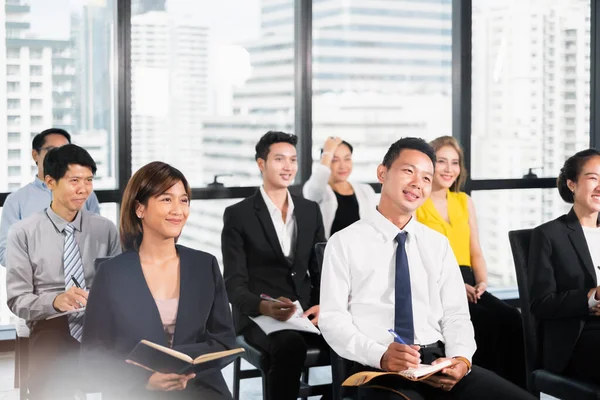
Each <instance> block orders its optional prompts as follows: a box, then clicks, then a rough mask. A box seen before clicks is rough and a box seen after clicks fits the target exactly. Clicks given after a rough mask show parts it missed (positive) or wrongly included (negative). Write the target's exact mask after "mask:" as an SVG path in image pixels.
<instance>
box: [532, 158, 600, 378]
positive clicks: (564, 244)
mask: <svg viewBox="0 0 600 400" xmlns="http://www.w3.org/2000/svg"><path fill="white" fill-rule="evenodd" d="M557 184H558V192H559V194H560V197H562V199H563V200H564V201H566V202H567V203H571V204H573V208H571V211H570V212H569V213H568V214H566V215H563V216H561V217H559V218H557V219H555V220H554V221H550V222H547V223H545V224H543V225H541V226H538V227H537V228H535V229H534V230H533V234H532V236H531V247H530V250H529V285H530V296H531V297H530V302H531V312H532V313H533V315H534V316H535V318H536V319H537V322H538V326H537V328H538V335H537V337H538V339H539V340H540V347H541V349H540V353H541V360H542V364H543V367H544V368H545V369H548V370H550V371H552V372H555V373H559V374H564V375H567V376H570V377H573V378H577V379H581V380H584V381H588V382H592V383H595V384H598V383H600V368H598V365H597V360H598V359H600V340H599V339H600V286H598V285H599V284H600V267H599V266H600V224H599V221H598V212H599V211H600V151H598V150H595V149H589V150H583V151H580V152H579V153H576V154H575V155H574V156H572V157H570V158H569V159H568V160H567V161H565V165H564V166H563V167H562V169H561V170H560V175H559V176H558V182H557Z"/></svg>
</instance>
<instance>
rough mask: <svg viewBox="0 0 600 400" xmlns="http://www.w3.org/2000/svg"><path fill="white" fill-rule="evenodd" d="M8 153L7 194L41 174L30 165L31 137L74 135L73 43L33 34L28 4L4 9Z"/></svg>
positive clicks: (16, 2) (19, 1) (13, 1)
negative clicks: (50, 131)
mask: <svg viewBox="0 0 600 400" xmlns="http://www.w3.org/2000/svg"><path fill="white" fill-rule="evenodd" d="M5 10H6V21H5V27H6V39H5V42H4V43H5V46H6V52H5V54H6V60H5V63H6V64H5V65H6V85H7V86H6V124H7V125H6V132H7V133H6V134H7V138H6V143H7V147H6V150H5V151H6V152H7V157H6V158H7V165H6V170H5V173H4V174H2V175H3V176H7V182H6V185H5V187H3V188H2V189H3V190H8V191H12V190H15V189H18V188H19V187H20V186H22V185H23V184H24V183H27V182H30V181H31V180H32V178H33V176H34V175H35V173H36V171H37V169H36V168H35V166H34V165H33V163H32V160H31V139H32V137H33V136H34V135H35V134H37V133H39V132H40V131H42V130H43V129H46V128H48V127H50V126H57V127H61V128H65V129H67V130H69V131H71V130H72V129H73V127H74V125H75V121H76V117H75V115H74V112H73V108H72V107H73V98H74V81H75V69H74V64H73V62H74V59H73V54H72V48H71V47H72V46H71V42H70V41H68V40H45V39H37V38H34V37H31V35H30V34H29V29H30V25H29V13H30V7H29V5H28V4H27V3H26V2H25V1H22V0H11V2H10V4H6V6H5Z"/></svg>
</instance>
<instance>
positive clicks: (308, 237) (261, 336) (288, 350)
mask: <svg viewBox="0 0 600 400" xmlns="http://www.w3.org/2000/svg"><path fill="white" fill-rule="evenodd" d="M297 140H298V138H297V137H296V136H295V135H289V134H286V133H282V132H267V133H266V134H265V135H264V136H263V137H262V138H261V139H260V141H259V142H258V144H257V145H256V160H257V163H258V167H259V168H260V171H261V173H262V176H263V185H262V187H261V188H260V190H259V191H257V193H256V194H255V195H254V196H251V197H248V198H247V199H245V200H243V201H241V202H239V203H237V204H235V205H233V206H230V207H228V208H227V209H226V210H225V214H224V216H223V219H224V227H223V232H222V244H221V246H222V250H223V264H224V277H225V286H226V288H227V295H228V297H229V301H230V302H231V304H232V305H233V319H234V325H235V328H236V332H237V334H242V335H244V337H245V338H246V340H247V341H248V342H249V343H251V344H252V345H254V346H257V347H259V348H261V349H262V350H264V351H265V352H267V353H268V354H269V358H270V361H271V368H270V370H269V371H268V373H267V392H268V398H270V399H277V400H287V399H290V400H291V399H296V398H297V397H298V389H299V387H300V374H301V371H302V367H303V365H304V361H305V358H306V349H307V346H308V345H320V346H323V348H324V349H327V346H326V344H325V342H324V341H323V340H322V339H321V336H317V335H314V334H310V333H306V334H304V333H300V332H298V331H293V330H286V331H280V332H276V333H273V334H271V335H269V336H267V335H265V333H264V332H263V331H262V330H261V329H260V328H259V327H258V325H256V324H254V323H253V322H252V321H251V320H250V319H249V318H248V317H256V316H259V315H267V316H270V317H273V318H275V319H278V320H281V321H285V320H287V319H289V318H290V317H291V316H292V315H293V314H294V312H295V306H294V305H293V304H292V302H293V301H296V300H297V301H298V302H299V303H300V305H301V306H302V309H303V310H306V311H305V313H304V315H305V316H307V317H309V318H312V321H313V323H314V324H315V325H316V323H317V322H318V318H319V290H320V279H321V272H320V266H319V265H318V264H317V260H316V256H315V251H314V247H315V244H316V243H318V242H324V241H325V234H324V228H323V221H322V217H321V212H320V211H319V207H318V205H317V203H314V202H312V201H309V200H306V199H303V198H301V197H298V196H293V195H291V194H290V193H289V191H288V186H289V185H290V184H291V183H292V182H293V181H294V177H295V175H296V172H297V170H298V164H297V155H296V143H297ZM261 294H266V295H268V296H271V297H273V298H277V299H278V300H279V301H280V302H274V301H266V300H263V299H261Z"/></svg>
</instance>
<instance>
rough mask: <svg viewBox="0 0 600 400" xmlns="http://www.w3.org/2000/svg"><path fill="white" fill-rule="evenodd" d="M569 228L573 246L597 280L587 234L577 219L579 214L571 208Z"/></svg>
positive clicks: (568, 217)
mask: <svg viewBox="0 0 600 400" xmlns="http://www.w3.org/2000/svg"><path fill="white" fill-rule="evenodd" d="M567 228H569V229H570V232H569V233H568V235H569V239H570V240H571V243H572V244H573V247H574V248H575V251H576V252H577V255H578V256H579V259H580V260H581V262H582V263H583V266H584V267H585V269H586V270H587V272H588V273H589V274H590V276H591V277H592V279H593V281H594V282H596V271H594V263H593V261H592V256H591V255H590V250H589V248H588V245H587V242H586V240H585V235H584V234H583V228H582V227H581V224H580V223H579V220H578V219H577V214H575V211H573V209H571V211H570V212H569V214H567Z"/></svg>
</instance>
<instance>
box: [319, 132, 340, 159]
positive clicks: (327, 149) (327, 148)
mask: <svg viewBox="0 0 600 400" xmlns="http://www.w3.org/2000/svg"><path fill="white" fill-rule="evenodd" d="M340 143H342V139H341V138H339V137H333V136H330V137H328V138H327V140H326V141H325V144H323V153H331V156H333V152H334V151H335V149H337V147H338V146H339V145H340Z"/></svg>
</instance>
